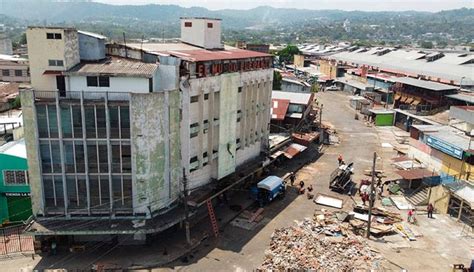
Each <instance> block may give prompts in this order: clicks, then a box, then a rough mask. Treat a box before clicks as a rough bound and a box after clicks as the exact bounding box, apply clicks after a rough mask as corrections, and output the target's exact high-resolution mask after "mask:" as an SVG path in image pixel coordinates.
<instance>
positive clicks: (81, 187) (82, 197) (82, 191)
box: [77, 176, 87, 208]
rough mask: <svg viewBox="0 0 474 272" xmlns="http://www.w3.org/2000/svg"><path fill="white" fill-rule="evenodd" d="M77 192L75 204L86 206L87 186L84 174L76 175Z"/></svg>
mask: <svg viewBox="0 0 474 272" xmlns="http://www.w3.org/2000/svg"><path fill="white" fill-rule="evenodd" d="M77 192H78V195H79V198H78V205H77V206H78V207H81V208H85V207H87V187H86V177H85V176H77Z"/></svg>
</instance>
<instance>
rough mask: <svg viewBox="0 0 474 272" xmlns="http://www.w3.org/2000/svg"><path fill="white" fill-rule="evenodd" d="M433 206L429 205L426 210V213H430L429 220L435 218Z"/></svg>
mask: <svg viewBox="0 0 474 272" xmlns="http://www.w3.org/2000/svg"><path fill="white" fill-rule="evenodd" d="M433 210H434V207H433V204H431V203H430V204H428V207H427V208H426V211H427V212H428V218H433Z"/></svg>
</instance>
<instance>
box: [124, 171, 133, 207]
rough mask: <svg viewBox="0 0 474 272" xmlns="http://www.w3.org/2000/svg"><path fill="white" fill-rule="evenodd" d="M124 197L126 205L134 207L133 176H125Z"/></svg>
mask: <svg viewBox="0 0 474 272" xmlns="http://www.w3.org/2000/svg"><path fill="white" fill-rule="evenodd" d="M123 199H124V201H125V205H124V206H125V207H127V208H132V203H133V202H132V177H131V176H123Z"/></svg>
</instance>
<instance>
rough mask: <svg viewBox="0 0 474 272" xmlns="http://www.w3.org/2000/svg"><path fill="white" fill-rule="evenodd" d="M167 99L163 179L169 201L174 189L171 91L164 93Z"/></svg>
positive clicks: (164, 120)
mask: <svg viewBox="0 0 474 272" xmlns="http://www.w3.org/2000/svg"><path fill="white" fill-rule="evenodd" d="M164 94H165V97H164V100H165V105H164V109H163V111H164V113H165V114H164V116H163V122H164V124H163V129H164V131H163V135H168V137H165V143H164V144H165V166H164V168H165V172H164V174H163V179H164V183H165V184H167V186H168V196H167V197H168V199H170V198H171V189H172V184H171V171H173V169H171V168H170V156H171V154H170V137H169V135H170V98H169V91H165V92H164Z"/></svg>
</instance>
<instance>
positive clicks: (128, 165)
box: [122, 145, 132, 173]
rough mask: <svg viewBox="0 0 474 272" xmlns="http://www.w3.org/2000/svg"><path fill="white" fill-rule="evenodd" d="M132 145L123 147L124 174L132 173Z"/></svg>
mask: <svg viewBox="0 0 474 272" xmlns="http://www.w3.org/2000/svg"><path fill="white" fill-rule="evenodd" d="M131 154H132V153H131V151H130V145H122V172H123V173H131V172H132V156H131Z"/></svg>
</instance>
